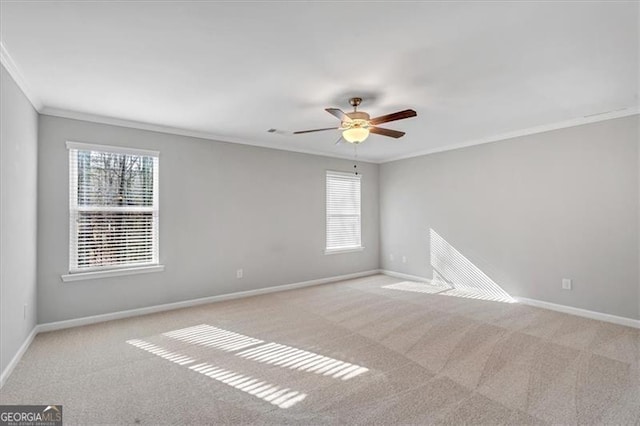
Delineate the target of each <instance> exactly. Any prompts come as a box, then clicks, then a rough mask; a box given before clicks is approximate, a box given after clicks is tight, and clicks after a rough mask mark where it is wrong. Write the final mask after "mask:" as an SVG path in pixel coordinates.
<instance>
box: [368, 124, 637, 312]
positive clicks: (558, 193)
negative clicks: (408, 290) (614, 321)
mask: <svg viewBox="0 0 640 426" xmlns="http://www.w3.org/2000/svg"><path fill="white" fill-rule="evenodd" d="M638 121H639V120H638V116H637V115H636V116H632V117H627V118H621V119H615V120H608V121H603V122H599V123H593V124H588V125H583V126H578V127H573V128H567V129H562V130H555V131H551V132H546V133H541V134H537V135H531V136H526V137H520V138H516V139H512V140H506V141H501V142H495V143H491V144H485V145H479V146H474V147H470V148H465V149H458V150H454V151H448V152H443V153H438V154H432V155H426V156H421V157H416V158H411V159H407V160H400V161H395V162H391V163H386V164H383V165H382V166H381V167H380V206H381V209H380V223H381V234H380V237H381V249H380V253H381V267H382V268H383V269H388V270H393V271H397V272H404V273H408V274H413V275H418V276H423V277H428V278H430V277H432V274H433V268H432V267H431V262H430V255H431V253H430V238H429V237H430V235H429V233H430V229H433V230H435V231H436V232H437V233H438V234H439V235H440V236H442V238H444V240H445V241H446V242H447V243H448V245H450V246H449V247H450V248H449V249H448V250H450V251H451V250H452V249H455V250H457V251H458V252H459V253H460V254H461V255H463V256H464V257H466V259H468V261H469V262H470V263H472V264H473V265H475V266H476V267H477V268H479V269H480V270H481V271H483V272H484V273H485V274H486V275H488V276H489V277H490V278H491V279H492V280H493V281H494V282H495V283H497V284H498V285H499V286H501V287H502V288H503V289H504V290H506V291H507V292H508V293H509V294H511V295H515V296H521V297H527V298H532V299H538V300H543V301H548V302H553V303H559V304H563V305H569V306H574V307H578V308H584V309H590V310H594V311H598V312H604V313H609V314H614V315H620V316H624V317H628V318H640V312H639V306H638V305H639V303H638V301H639V297H640V295H639V294H638V293H639V277H638V273H639V272H638V256H639V253H638V239H639V220H638V218H639V216H638V215H639V211H638V202H639V188H638V182H639V181H638ZM451 252H452V251H451ZM391 254H393V255H394V259H395V260H393V261H391V260H390V255H391ZM402 256H406V258H407V263H402ZM449 266H451V265H449ZM472 275H473V274H472ZM562 278H571V279H572V280H573V290H571V291H567V290H562V289H561V279H562Z"/></svg>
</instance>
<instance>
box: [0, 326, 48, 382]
mask: <svg viewBox="0 0 640 426" xmlns="http://www.w3.org/2000/svg"><path fill="white" fill-rule="evenodd" d="M38 332H39V330H38V326H37V325H36V326H35V327H33V329H32V330H31V333H29V335H28V336H27V338H26V339H24V342H23V343H22V345H21V346H20V348H19V349H18V352H16V354H15V355H14V356H13V358H11V361H10V362H9V364H7V367H6V368H5V369H4V370H3V371H2V374H1V375H0V388H2V387H3V386H4V384H5V383H6V381H7V379H8V378H9V376H10V375H11V373H12V372H13V369H14V368H16V365H18V363H19V362H20V359H22V356H23V355H24V353H25V352H26V351H27V349H28V348H29V345H31V342H33V339H34V338H35V337H36V334H38Z"/></svg>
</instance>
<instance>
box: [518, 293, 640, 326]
mask: <svg viewBox="0 0 640 426" xmlns="http://www.w3.org/2000/svg"><path fill="white" fill-rule="evenodd" d="M514 299H516V300H517V301H518V303H522V304H524V305H529V306H535V307H536V308H543V309H549V310H551V311H557V312H563V313H565V314H571V315H577V316H579V317H584V318H590V319H594V320H599V321H605V322H610V323H613V324H618V325H624V326H627V327H633V328H640V320H636V319H633V318H626V317H619V316H617V315H611V314H605V313H602V312H596V311H590V310H588V309H582V308H574V307H573V306H567V305H559V304H557V303H551V302H545V301H543V300H536V299H528V298H526V297H518V296H514Z"/></svg>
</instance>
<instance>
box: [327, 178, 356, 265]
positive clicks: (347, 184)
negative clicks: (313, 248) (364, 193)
mask: <svg viewBox="0 0 640 426" xmlns="http://www.w3.org/2000/svg"><path fill="white" fill-rule="evenodd" d="M361 248H362V245H361V240H360V176H359V175H358V176H356V175H355V174H350V173H341V172H331V171H328V172H327V248H326V253H331V252H340V251H348V250H354V249H361Z"/></svg>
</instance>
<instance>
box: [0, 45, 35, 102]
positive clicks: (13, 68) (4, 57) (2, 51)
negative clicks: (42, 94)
mask: <svg viewBox="0 0 640 426" xmlns="http://www.w3.org/2000/svg"><path fill="white" fill-rule="evenodd" d="M0 63H2V65H4V68H5V69H6V70H7V72H8V73H9V75H10V76H11V78H13V80H14V81H15V82H16V84H17V85H18V87H19V88H20V90H22V93H24V96H25V97H26V98H27V99H28V100H29V102H31V105H32V106H33V108H34V109H35V110H36V111H38V112H40V110H41V109H42V108H43V106H44V105H43V103H42V101H41V100H40V98H39V97H38V96H37V95H36V93H35V92H34V91H33V89H32V88H31V86H29V84H28V83H27V80H25V78H24V74H22V71H20V68H18V65H17V64H16V62H15V61H14V60H13V58H12V57H11V55H10V54H9V51H8V50H7V48H6V46H5V45H4V42H2V41H0Z"/></svg>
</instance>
